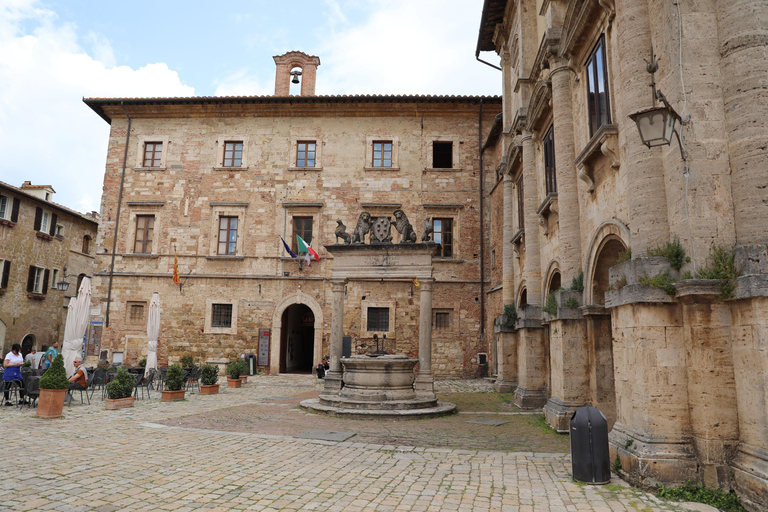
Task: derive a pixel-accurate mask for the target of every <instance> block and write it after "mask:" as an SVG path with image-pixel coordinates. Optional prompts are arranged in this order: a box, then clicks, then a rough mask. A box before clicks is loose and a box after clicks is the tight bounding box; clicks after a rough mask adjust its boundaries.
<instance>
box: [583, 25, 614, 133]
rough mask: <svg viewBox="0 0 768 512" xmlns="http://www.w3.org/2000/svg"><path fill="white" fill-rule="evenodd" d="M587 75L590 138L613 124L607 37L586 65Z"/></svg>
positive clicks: (597, 46) (595, 49)
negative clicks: (604, 127) (606, 46)
mask: <svg viewBox="0 0 768 512" xmlns="http://www.w3.org/2000/svg"><path fill="white" fill-rule="evenodd" d="M584 68H585V72H586V75H587V111H588V113H589V136H590V137H592V136H593V135H594V134H595V132H597V130H598V129H599V128H600V127H601V126H603V125H606V124H610V123H611V103H610V97H609V93H608V70H607V66H606V58H605V36H604V35H601V36H600V39H598V41H597V43H596V44H595V47H594V49H593V50H592V53H590V55H589V57H588V58H587V62H586V63H585V64H584Z"/></svg>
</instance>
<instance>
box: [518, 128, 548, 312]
mask: <svg viewBox="0 0 768 512" xmlns="http://www.w3.org/2000/svg"><path fill="white" fill-rule="evenodd" d="M521 143H522V146H523V189H524V191H525V198H524V201H523V203H524V209H525V217H524V219H523V221H524V224H523V225H524V227H525V261H524V265H523V280H525V289H526V291H527V293H528V304H535V305H537V306H540V305H541V304H542V301H541V254H540V252H539V221H538V218H537V217H538V216H537V215H536V209H537V208H538V207H539V205H538V197H537V196H536V191H537V190H539V183H538V178H537V175H536V146H535V143H534V142H533V134H532V133H531V132H523V137H522V139H521ZM518 306H520V304H518Z"/></svg>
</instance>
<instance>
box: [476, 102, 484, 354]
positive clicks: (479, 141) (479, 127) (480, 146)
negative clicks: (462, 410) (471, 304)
mask: <svg viewBox="0 0 768 512" xmlns="http://www.w3.org/2000/svg"><path fill="white" fill-rule="evenodd" d="M477 147H478V151H479V152H480V172H479V173H478V175H479V177H480V341H481V342H482V341H483V340H484V339H485V236H484V233H485V225H484V217H483V204H484V203H485V200H484V198H485V188H484V186H483V179H484V177H483V174H484V169H483V149H484V148H483V100H482V98H481V99H480V113H479V114H478V116H477Z"/></svg>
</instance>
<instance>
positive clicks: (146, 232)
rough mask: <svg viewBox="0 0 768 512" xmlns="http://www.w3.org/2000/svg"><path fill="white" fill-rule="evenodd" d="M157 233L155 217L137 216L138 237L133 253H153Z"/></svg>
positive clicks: (136, 237)
mask: <svg viewBox="0 0 768 512" xmlns="http://www.w3.org/2000/svg"><path fill="white" fill-rule="evenodd" d="M154 231H155V216H154V215H137V216H136V235H135V238H134V241H133V252H134V253H137V254H149V253H151V252H152V237H153V236H154Z"/></svg>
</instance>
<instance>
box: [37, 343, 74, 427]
mask: <svg viewBox="0 0 768 512" xmlns="http://www.w3.org/2000/svg"><path fill="white" fill-rule="evenodd" d="M67 389H69V380H68V379H67V372H66V370H64V356H62V355H61V354H59V355H57V356H56V357H55V358H54V359H53V362H52V363H51V367H50V368H48V369H47V370H46V371H45V373H44V374H43V376H42V377H40V399H39V400H38V403H37V413H36V415H37V417H38V418H59V417H60V416H61V411H63V410H64V398H65V397H66V395H67Z"/></svg>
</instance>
